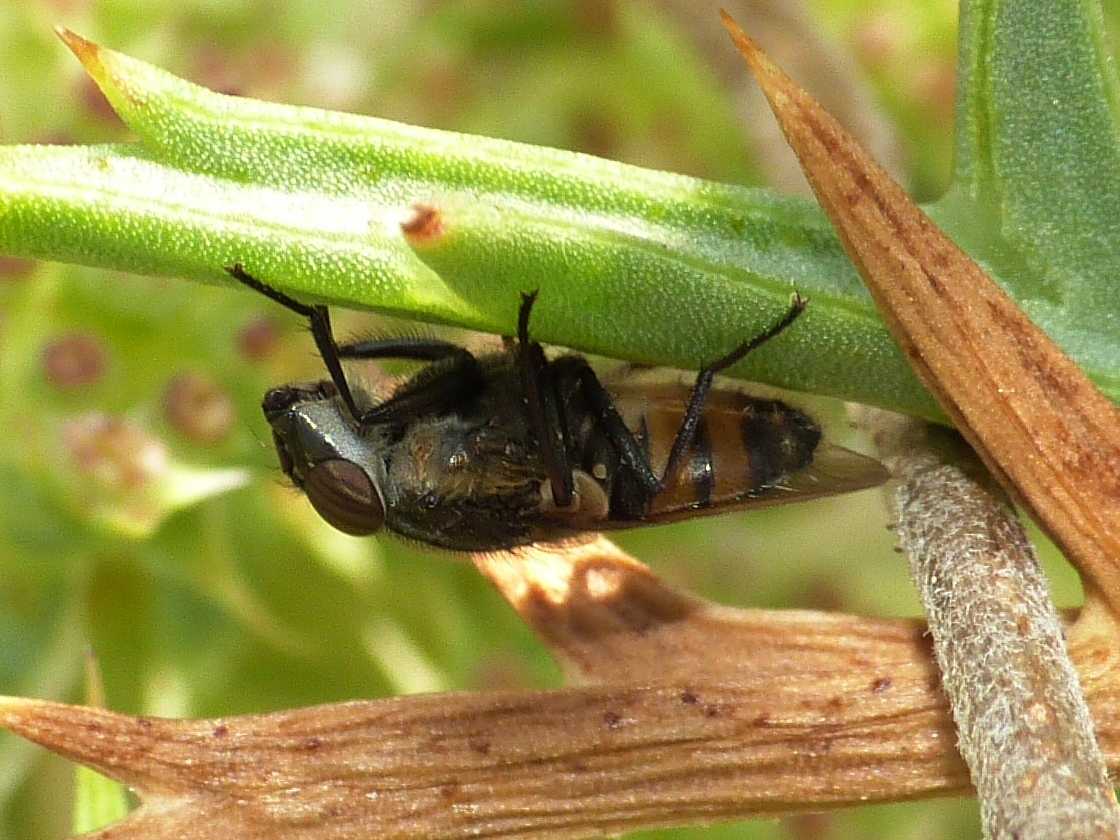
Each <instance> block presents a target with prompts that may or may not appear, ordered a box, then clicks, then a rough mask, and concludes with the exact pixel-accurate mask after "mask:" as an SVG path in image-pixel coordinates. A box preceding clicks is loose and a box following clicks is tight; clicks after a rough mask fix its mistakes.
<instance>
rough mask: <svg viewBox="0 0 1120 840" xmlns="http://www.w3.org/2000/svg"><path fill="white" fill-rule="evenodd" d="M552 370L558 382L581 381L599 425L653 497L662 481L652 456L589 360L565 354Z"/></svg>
mask: <svg viewBox="0 0 1120 840" xmlns="http://www.w3.org/2000/svg"><path fill="white" fill-rule="evenodd" d="M552 372H553V375H554V376H555V377H556V379H557V381H564V380H565V379H567V378H573V379H575V380H576V381H578V383H579V388H580V392H581V393H582V394H583V398H584V399H585V400H586V401H587V407H588V409H589V410H590V411H591V414H592V416H593V417H594V418H595V422H596V424H597V427H598V428H599V429H601V430H602V432H603V434H604V436H605V437H606V438H607V440H608V441H609V442H610V444H611V445H612V446H613V447H614V449H615V451H616V452H617V453H618V458H619V462H620V463H621V465H622V466H623V467H626V468H628V469H629V470H631V471H632V473H633V475H634V476H635V477H636V478H637V480H638V483H639V484H640V485H641V487H642V489H643V491H645V492H646V493H647V494H648V495H649V496H650V497H653V496H654V495H656V494H657V493H658V491H660V490H661V480H660V479H659V478H658V477H657V473H655V472H654V471H653V467H652V466H651V465H650V462H649V456H648V455H646V451H645V449H644V448H643V447H642V444H641V442H640V441H639V440H638V438H637V437H636V436H635V435H634V433H633V432H632V431H630V427H629V426H627V425H626V423H625V422H623V420H622V417H621V416H620V415H619V413H618V409H616V408H615V407H614V398H613V397H612V396H611V395H610V392H608V391H607V389H606V388H604V387H603V383H602V382H600V381H599V377H598V376H596V375H595V371H594V370H593V369H592V367H591V365H589V364H588V363H587V359H585V358H583V357H582V356H562V357H561V358H559V359H557V360H556V361H555V362H553V363H552Z"/></svg>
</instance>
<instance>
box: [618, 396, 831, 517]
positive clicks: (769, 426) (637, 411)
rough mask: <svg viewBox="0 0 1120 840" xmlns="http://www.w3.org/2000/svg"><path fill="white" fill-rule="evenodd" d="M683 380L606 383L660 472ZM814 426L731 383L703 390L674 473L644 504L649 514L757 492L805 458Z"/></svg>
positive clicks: (683, 399)
mask: <svg viewBox="0 0 1120 840" xmlns="http://www.w3.org/2000/svg"><path fill="white" fill-rule="evenodd" d="M689 392H690V389H689V387H688V386H687V385H683V384H657V385H654V386H652V387H650V386H635V387H627V386H625V385H623V386H622V387H619V388H617V389H612V393H613V394H614V398H615V406H616V407H617V409H618V411H619V413H620V414H621V416H622V419H623V421H624V422H625V423H626V425H627V426H628V427H629V428H630V429H632V430H633V431H634V433H635V435H636V436H637V437H638V439H639V441H640V442H641V443H642V446H643V448H644V449H645V450H646V453H647V454H648V456H649V460H650V465H651V466H652V467H653V471H654V472H655V473H656V474H657V475H659V476H660V475H661V474H662V472H663V471H664V469H665V464H666V461H667V460H668V458H669V451H670V450H671V448H672V446H673V440H674V439H675V437H676V434H677V430H678V429H679V428H680V425H681V421H682V420H683V419H684V412H685V408H686V406H687V403H688V396H689ZM820 437H821V432H820V429H819V428H818V427H817V425H816V424H815V423H814V422H813V421H812V420H810V419H809V418H808V417H807V416H806V415H805V414H803V413H802V412H800V411H798V410H797V409H795V408H792V407H790V406H788V405H786V404H785V403H781V402H777V401H775V400H768V399H762V398H759V397H751V396H749V395H747V394H743V393H740V392H738V391H732V390H715V391H712V392H711V393H709V395H708V398H707V400H706V401H705V405H704V413H703V415H702V418H701V421H700V424H699V426H698V427H697V430H696V437H695V439H694V441H693V444H692V448H691V450H690V452H689V454H688V457H687V458H686V459H685V461H684V463H683V465H682V468H681V469H680V472H679V474H678V475H677V477H676V479H675V480H673V481H672V482H671V483H670V485H669V486H668V487H666V488H665V489H664V490H663V491H662V492H661V493H659V494H658V495H657V496H656V497H654V498H653V500H652V501H651V502H650V504H649V508H648V511H647V516H648V517H649V518H651V519H657V518H659V517H660V516H666V515H669V514H672V513H676V512H679V511H683V510H696V509H699V508H707V507H713V506H720V505H726V504H729V503H732V502H735V501H739V500H741V499H744V498H749V497H751V496H754V495H759V494H762V493H764V492H765V491H766V490H767V488H769V487H771V486H773V485H774V484H775V483H776V482H780V481H781V480H782V479H783V478H784V477H785V476H787V475H789V474H790V473H793V472H796V471H798V470H800V469H802V468H803V467H805V466H806V465H807V464H809V463H810V462H811V461H812V459H813V452H814V450H815V449H816V447H817V444H818V443H819V441H820Z"/></svg>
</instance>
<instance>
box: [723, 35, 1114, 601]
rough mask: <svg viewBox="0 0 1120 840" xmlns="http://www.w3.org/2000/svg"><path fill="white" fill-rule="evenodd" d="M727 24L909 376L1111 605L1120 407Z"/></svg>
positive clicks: (826, 116) (801, 92) (809, 99)
mask: <svg viewBox="0 0 1120 840" xmlns="http://www.w3.org/2000/svg"><path fill="white" fill-rule="evenodd" d="M724 23H725V25H726V26H727V28H728V30H729V31H730V32H731V35H732V38H733V40H734V41H735V43H736V45H737V46H738V48H739V50H740V52H742V54H743V56H744V58H746V60H747V63H748V64H749V66H750V68H751V71H752V72H753V73H754V75H755V78H756V79H757V80H758V82H759V85H760V86H761V87H762V89H763V91H764V93H765V94H766V97H767V99H769V101H770V105H771V108H772V109H773V111H774V114H775V115H776V116H777V118H778V121H779V122H780V123H781V125H782V130H783V131H784V132H785V135H786V138H787V140H788V141H789V143H790V145H791V146H792V147H793V148H794V150H795V151H796V152H797V154H798V157H799V158H800V159H801V163H802V166H803V167H804V169H805V173H806V175H807V176H808V178H809V181H810V183H811V184H812V186H813V189H814V191H815V192H816V194H817V199H818V200H819V201H820V203H821V205H822V206H823V207H824V209H825V211H826V212H827V213H828V215H829V217H830V218H831V219H832V222H833V224H834V225H835V226H836V229H837V231H838V232H839V234H840V237H841V239H842V240H843V242H844V246H845V248H846V250H847V252H848V255H849V256H850V257H851V259H852V261H853V262H854V263H855V264H856V266H857V268H858V269H859V271H860V274H861V275H862V276H863V278H864V281H865V282H866V283H867V286H868V288H869V289H870V290H871V293H872V295H873V297H874V298H875V300H876V303H877V304H878V306H879V310H880V312H881V313H883V316H884V318H885V319H886V322H887V325H888V327H889V328H890V330H891V333H892V334H893V335H894V337H895V340H896V341H898V343H899V345H900V346H901V347H902V349H903V351H904V352H905V353H906V354H907V355H908V357H909V358H910V360H911V364H912V365H913V367H914V369H915V371H916V372H917V373H918V375H919V376H920V377H921V379H922V381H923V382H924V383H925V385H926V387H928V388H929V389H930V391H931V392H932V393H933V394H934V395H935V396H936V397H937V399H938V401H939V402H940V404H941V406H942V408H943V409H944V410H945V412H946V414H948V415H949V417H950V418H951V419H952V420H953V422H954V423H955V424H956V426H957V428H958V429H959V430H960V431H961V433H962V434H963V435H964V436H965V437H966V438H967V439H968V441H969V443H971V444H972V445H973V447H974V448H975V449H976V450H977V452H978V453H979V454H980V456H981V457H982V458H983V460H984V462H985V464H986V465H987V466H988V468H989V469H990V470H991V471H992V473H993V474H994V475H995V476H996V477H997V478H998V479H999V480H1000V482H1001V483H1002V484H1003V485H1004V487H1006V488H1007V489H1008V491H1009V492H1011V493H1012V494H1013V495H1014V496H1015V497H1016V498H1017V499H1019V500H1020V501H1021V502H1022V503H1023V504H1024V506H1025V507H1026V508H1027V509H1028V510H1030V511H1031V512H1032V514H1033V516H1034V517H1035V519H1036V520H1037V521H1038V522H1039V523H1040V524H1041V525H1042V527H1043V528H1045V529H1046V531H1047V532H1048V533H1049V534H1050V535H1051V537H1053V539H1054V541H1055V542H1056V543H1057V544H1058V545H1059V546H1060V547H1061V548H1062V549H1063V550H1064V551H1065V553H1066V556H1067V557H1068V558H1069V559H1070V561H1071V562H1073V563H1074V564H1075V565H1076V566H1077V567H1078V569H1079V570H1080V571H1081V573H1082V574H1083V575H1085V576H1086V578H1087V580H1088V581H1089V582H1091V584H1092V585H1094V586H1096V587H1098V588H1099V589H1100V590H1101V592H1102V593H1103V594H1104V596H1105V597H1106V598H1107V600H1108V601H1109V603H1110V604H1111V605H1112V607H1113V609H1114V610H1120V410H1118V409H1117V408H1116V406H1114V405H1113V404H1112V403H1111V402H1110V401H1109V400H1108V399H1107V398H1106V397H1105V396H1104V395H1103V394H1101V393H1100V392H1099V391H1098V390H1097V389H1096V387H1095V386H1094V385H1093V384H1092V383H1091V382H1090V381H1089V379H1088V378H1087V377H1086V376H1085V375H1084V374H1083V373H1082V372H1081V370H1080V368H1078V366H1077V365H1076V364H1075V363H1074V362H1073V361H1071V360H1070V359H1069V358H1068V357H1067V356H1065V355H1064V354H1063V353H1062V351H1061V350H1060V349H1059V348H1058V347H1057V345H1055V344H1054V343H1053V341H1051V340H1050V338H1049V337H1048V336H1047V335H1046V334H1045V333H1044V332H1043V331H1042V330H1040V329H1039V328H1038V327H1037V326H1035V325H1034V324H1033V323H1032V322H1031V321H1030V319H1028V318H1027V317H1026V315H1024V314H1023V312H1022V311H1021V310H1020V309H1019V308H1018V307H1017V306H1016V305H1015V302H1014V301H1013V300H1011V298H1009V297H1008V296H1007V295H1006V294H1005V293H1004V292H1003V290H1002V289H1000V288H999V286H997V285H996V284H995V283H994V282H993V281H992V280H991V279H990V278H989V277H988V276H987V275H986V274H985V273H984V272H983V270H982V269H981V268H980V267H979V266H978V265H977V264H976V263H975V262H974V261H973V260H972V259H971V258H970V257H969V256H968V255H967V254H965V253H964V252H963V251H961V249H960V248H958V247H957V246H956V245H955V244H954V243H953V242H952V240H950V239H949V238H948V237H947V236H946V235H945V234H944V233H943V232H942V231H941V230H940V229H939V228H938V227H937V226H936V225H935V224H934V223H933V222H932V221H931V220H930V219H929V217H928V216H926V215H925V214H924V213H923V212H922V211H921V209H920V208H918V206H917V205H915V204H914V203H913V201H912V200H911V199H910V198H909V197H908V196H907V195H906V193H905V191H904V190H903V189H902V188H901V187H900V186H899V185H898V184H897V183H895V182H894V181H893V180H891V178H890V176H888V175H887V174H886V173H885V172H884V171H883V170H882V169H881V168H880V167H879V166H878V165H876V163H875V162H874V161H873V160H871V158H870V157H868V155H867V154H866V153H865V152H864V151H863V150H862V149H861V148H860V147H859V145H858V144H857V143H856V142H855V141H854V140H853V139H852V138H851V137H850V136H849V135H848V134H847V132H845V131H844V129H843V128H841V127H840V125H839V124H838V123H837V122H836V120H834V119H833V118H832V117H831V116H829V114H827V113H826V112H825V111H824V110H823V109H822V108H821V107H820V106H819V105H818V104H817V103H816V102H815V101H814V100H813V98H812V97H811V96H809V94H807V93H806V92H805V91H804V90H802V89H801V88H800V87H798V86H797V85H796V84H795V83H794V82H793V81H792V80H791V79H789V77H787V76H786V75H785V74H784V73H782V72H781V70H779V69H778V68H777V67H776V66H774V64H773V63H771V62H770V60H769V59H768V58H767V57H766V56H765V55H764V54H763V53H762V52H761V51H760V50H759V49H758V47H757V46H756V45H755V44H754V42H753V41H751V39H750V38H749V37H748V36H747V35H745V34H744V33H743V31H742V30H741V29H739V27H738V26H737V25H736V24H735V23H734V21H732V20H731V19H730V18H729V17H727V16H726V14H725V15H724Z"/></svg>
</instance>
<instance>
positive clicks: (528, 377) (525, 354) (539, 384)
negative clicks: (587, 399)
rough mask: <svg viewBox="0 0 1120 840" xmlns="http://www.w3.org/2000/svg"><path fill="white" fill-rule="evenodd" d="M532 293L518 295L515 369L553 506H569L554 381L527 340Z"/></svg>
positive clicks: (568, 471) (567, 464)
mask: <svg viewBox="0 0 1120 840" xmlns="http://www.w3.org/2000/svg"><path fill="white" fill-rule="evenodd" d="M536 299H537V293H536V292H529V293H528V294H525V293H522V295H521V308H520V310H518V313H517V366H518V369H519V370H520V372H521V387H522V389H523V390H524V392H525V408H526V412H527V413H528V416H529V428H530V429H532V430H533V434H534V436H535V437H536V439H537V441H538V442H539V443H540V448H541V460H543V461H544V469H545V473H546V474H547V475H548V481H549V484H550V485H551V489H552V499H553V501H554V502H555V504H556V506H557V507H561V508H565V507H568V506H569V505H571V503H572V497H573V495H574V493H575V478H574V477H573V475H572V463H571V460H570V459H569V457H568V444H567V434H566V433H565V429H564V418H563V417H562V416H561V414H560V400H559V395H558V392H557V389H556V380H555V378H554V376H553V373H552V371H551V370H550V365H549V363H548V360H547V359H546V358H545V356H544V350H542V349H541V346H540V344H538V343H537V342H535V341H532V340H531V339H530V338H529V315H530V314H531V313H532V311H533V303H534V301H536Z"/></svg>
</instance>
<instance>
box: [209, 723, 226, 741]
mask: <svg viewBox="0 0 1120 840" xmlns="http://www.w3.org/2000/svg"><path fill="white" fill-rule="evenodd" d="M212 734H213V735H214V737H215V738H224V737H225V736H226V735H228V734H229V727H228V726H226V725H225V724H224V723H219V724H218V725H217V726H215V727H214V729H213V733H212Z"/></svg>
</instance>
